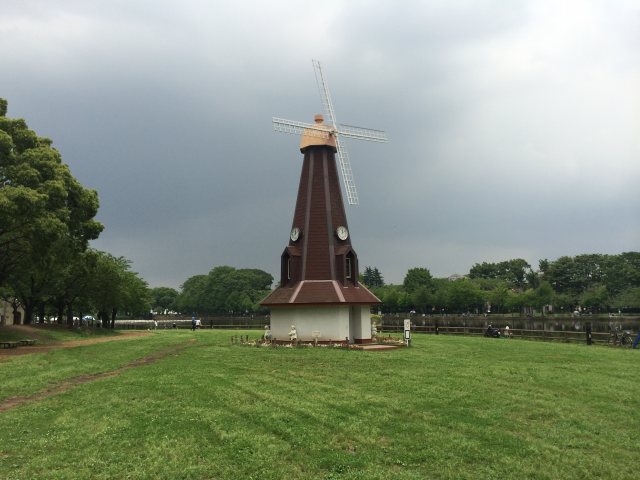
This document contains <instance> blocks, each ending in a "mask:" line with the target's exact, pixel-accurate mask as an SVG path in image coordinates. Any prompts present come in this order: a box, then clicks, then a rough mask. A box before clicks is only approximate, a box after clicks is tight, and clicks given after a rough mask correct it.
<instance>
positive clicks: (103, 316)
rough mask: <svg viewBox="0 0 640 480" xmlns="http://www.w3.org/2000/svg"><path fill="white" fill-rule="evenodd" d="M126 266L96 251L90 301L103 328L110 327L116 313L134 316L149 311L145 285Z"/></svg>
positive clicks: (113, 325) (124, 259)
mask: <svg viewBox="0 0 640 480" xmlns="http://www.w3.org/2000/svg"><path fill="white" fill-rule="evenodd" d="M130 264H131V262H130V261H129V260H127V259H126V258H124V257H114V256H113V255H111V254H109V253H106V252H97V258H96V268H95V272H94V277H93V281H92V285H91V294H90V295H91V297H90V298H91V302H92V304H93V306H94V307H95V309H96V310H97V311H98V318H99V319H100V320H101V321H102V324H103V326H108V327H111V328H114V327H115V321H116V316H117V314H118V312H119V311H124V312H125V313H129V314H136V315H140V314H143V313H146V312H148V311H149V308H150V294H149V290H148V287H147V283H146V282H145V281H144V280H143V279H142V278H140V277H139V276H138V274H137V273H135V272H132V271H131V270H130Z"/></svg>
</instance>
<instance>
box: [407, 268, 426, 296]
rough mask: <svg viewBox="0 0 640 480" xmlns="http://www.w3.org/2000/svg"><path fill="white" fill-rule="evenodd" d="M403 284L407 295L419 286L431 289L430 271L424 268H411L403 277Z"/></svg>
mask: <svg viewBox="0 0 640 480" xmlns="http://www.w3.org/2000/svg"><path fill="white" fill-rule="evenodd" d="M403 286H404V289H405V291H406V292H407V293H408V294H409V295H411V294H413V293H414V292H415V291H416V290H418V289H419V288H420V287H426V288H428V289H432V288H433V277H432V276H431V272H429V270H427V269H426V268H422V267H416V268H411V269H409V271H407V274H406V275H405V277H404V282H403Z"/></svg>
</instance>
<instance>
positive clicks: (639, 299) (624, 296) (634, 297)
mask: <svg viewBox="0 0 640 480" xmlns="http://www.w3.org/2000/svg"><path fill="white" fill-rule="evenodd" d="M611 303H612V306H614V307H615V308H620V309H627V308H633V309H640V287H632V288H627V289H626V290H623V291H622V292H620V293H619V294H618V295H616V297H615V298H614V299H613V301H612V302H611Z"/></svg>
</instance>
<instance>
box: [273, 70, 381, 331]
mask: <svg viewBox="0 0 640 480" xmlns="http://www.w3.org/2000/svg"><path fill="white" fill-rule="evenodd" d="M313 66H314V70H315V74H316V81H317V83H318V88H319V90H320V96H321V98H322V102H323V105H324V110H325V113H326V115H327V117H328V120H329V122H330V123H329V124H325V123H324V118H323V117H322V115H316V117H315V123H313V124H311V123H304V122H297V121H292V120H285V119H281V118H275V117H274V118H273V125H274V129H275V130H276V131H280V132H285V133H292V134H298V135H301V140H300V151H301V152H302V153H303V154H304V160H303V164H302V172H301V175H300V185H299V187H298V196H297V200H296V206H295V210H294V215H293V223H292V226H291V232H290V235H289V244H288V245H287V247H286V248H285V249H284V252H283V253H282V256H281V274H280V286H279V287H278V288H277V289H276V290H274V291H273V292H272V293H271V294H270V295H269V296H268V297H267V298H265V299H264V300H263V301H262V302H261V305H263V306H265V307H269V308H270V310H271V333H272V335H273V336H274V337H275V338H276V339H286V338H288V335H287V334H288V332H289V329H290V327H291V325H295V326H296V330H297V333H298V339H300V340H313V339H314V338H315V337H319V338H318V340H319V341H330V340H333V341H336V340H345V338H346V339H349V341H350V342H355V343H366V342H367V341H370V340H371V320H370V313H369V312H370V308H371V306H372V305H378V304H380V303H381V302H380V300H379V299H378V298H377V297H376V296H375V295H373V294H372V293H371V292H370V291H369V290H368V289H367V288H366V287H365V286H364V285H361V284H360V283H359V281H358V256H357V254H356V252H355V250H354V249H353V247H352V245H351V235H350V232H349V228H348V225H347V217H346V213H345V208H344V204H343V201H342V194H341V191H340V181H339V178H338V169H337V164H336V156H337V157H338V160H339V163H340V170H341V172H342V179H343V181H344V189H345V192H346V195H347V199H348V201H349V203H350V204H351V205H357V204H358V194H357V191H356V187H355V184H354V182H353V174H352V171H351V166H350V163H349V157H348V155H347V151H346V149H345V147H344V144H343V142H342V139H341V137H343V136H344V137H347V138H356V139H359V140H368V141H373V142H386V141H387V138H386V134H385V133H384V132H382V131H379V130H371V129H367V128H359V127H353V126H347V125H338V123H337V122H336V118H335V113H334V109H333V103H332V101H331V97H330V95H329V89H328V87H327V84H326V82H325V80H324V77H323V75H322V68H321V66H320V63H319V62H317V61H315V60H314V61H313Z"/></svg>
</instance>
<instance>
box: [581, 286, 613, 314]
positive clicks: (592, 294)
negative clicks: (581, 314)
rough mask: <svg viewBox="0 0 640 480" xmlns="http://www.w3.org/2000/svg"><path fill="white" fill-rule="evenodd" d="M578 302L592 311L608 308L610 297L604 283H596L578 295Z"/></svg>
mask: <svg viewBox="0 0 640 480" xmlns="http://www.w3.org/2000/svg"><path fill="white" fill-rule="evenodd" d="M580 304H581V305H582V306H583V307H586V308H588V309H590V310H591V311H594V312H600V311H606V310H609V307H610V305H611V297H610V296H609V292H608V291H607V287H605V286H604V285H597V286H594V287H592V288H590V289H588V290H586V291H585V292H584V293H583V294H582V295H581V296H580Z"/></svg>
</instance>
